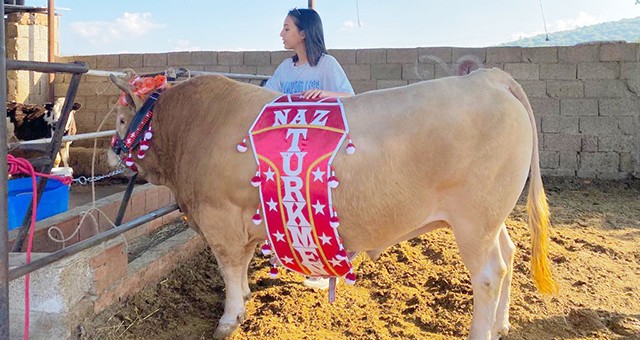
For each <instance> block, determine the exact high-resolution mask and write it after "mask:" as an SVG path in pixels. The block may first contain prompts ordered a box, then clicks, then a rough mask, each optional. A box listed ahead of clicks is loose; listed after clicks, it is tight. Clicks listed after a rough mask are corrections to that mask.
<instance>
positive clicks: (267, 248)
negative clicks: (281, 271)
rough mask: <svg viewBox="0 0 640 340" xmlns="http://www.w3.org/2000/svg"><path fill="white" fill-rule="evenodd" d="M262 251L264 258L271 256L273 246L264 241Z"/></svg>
mask: <svg viewBox="0 0 640 340" xmlns="http://www.w3.org/2000/svg"><path fill="white" fill-rule="evenodd" d="M260 251H261V252H262V255H264V256H269V255H271V245H270V244H269V242H267V241H264V244H263V245H262V248H260Z"/></svg>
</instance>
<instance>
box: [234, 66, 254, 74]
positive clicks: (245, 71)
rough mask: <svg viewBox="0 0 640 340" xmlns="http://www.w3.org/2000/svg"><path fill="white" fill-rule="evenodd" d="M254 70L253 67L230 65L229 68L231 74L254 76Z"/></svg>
mask: <svg viewBox="0 0 640 340" xmlns="http://www.w3.org/2000/svg"><path fill="white" fill-rule="evenodd" d="M256 70H257V68H256V67H255V66H250V65H232V66H230V67H229V71H230V72H231V73H240V74H256Z"/></svg>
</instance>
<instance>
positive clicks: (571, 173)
mask: <svg viewBox="0 0 640 340" xmlns="http://www.w3.org/2000/svg"><path fill="white" fill-rule="evenodd" d="M542 175H543V176H550V177H575V176H576V172H575V170H560V169H553V170H542ZM594 177H595V175H594Z"/></svg>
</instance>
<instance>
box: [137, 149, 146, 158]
mask: <svg viewBox="0 0 640 340" xmlns="http://www.w3.org/2000/svg"><path fill="white" fill-rule="evenodd" d="M144 156H145V152H144V150H138V158H139V159H143V158H144Z"/></svg>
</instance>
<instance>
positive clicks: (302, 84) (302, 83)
mask: <svg viewBox="0 0 640 340" xmlns="http://www.w3.org/2000/svg"><path fill="white" fill-rule="evenodd" d="M280 86H281V87H282V93H301V92H304V91H306V90H311V89H319V88H320V81H319V80H318V79H314V80H296V81H290V82H282V83H281V84H280Z"/></svg>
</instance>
